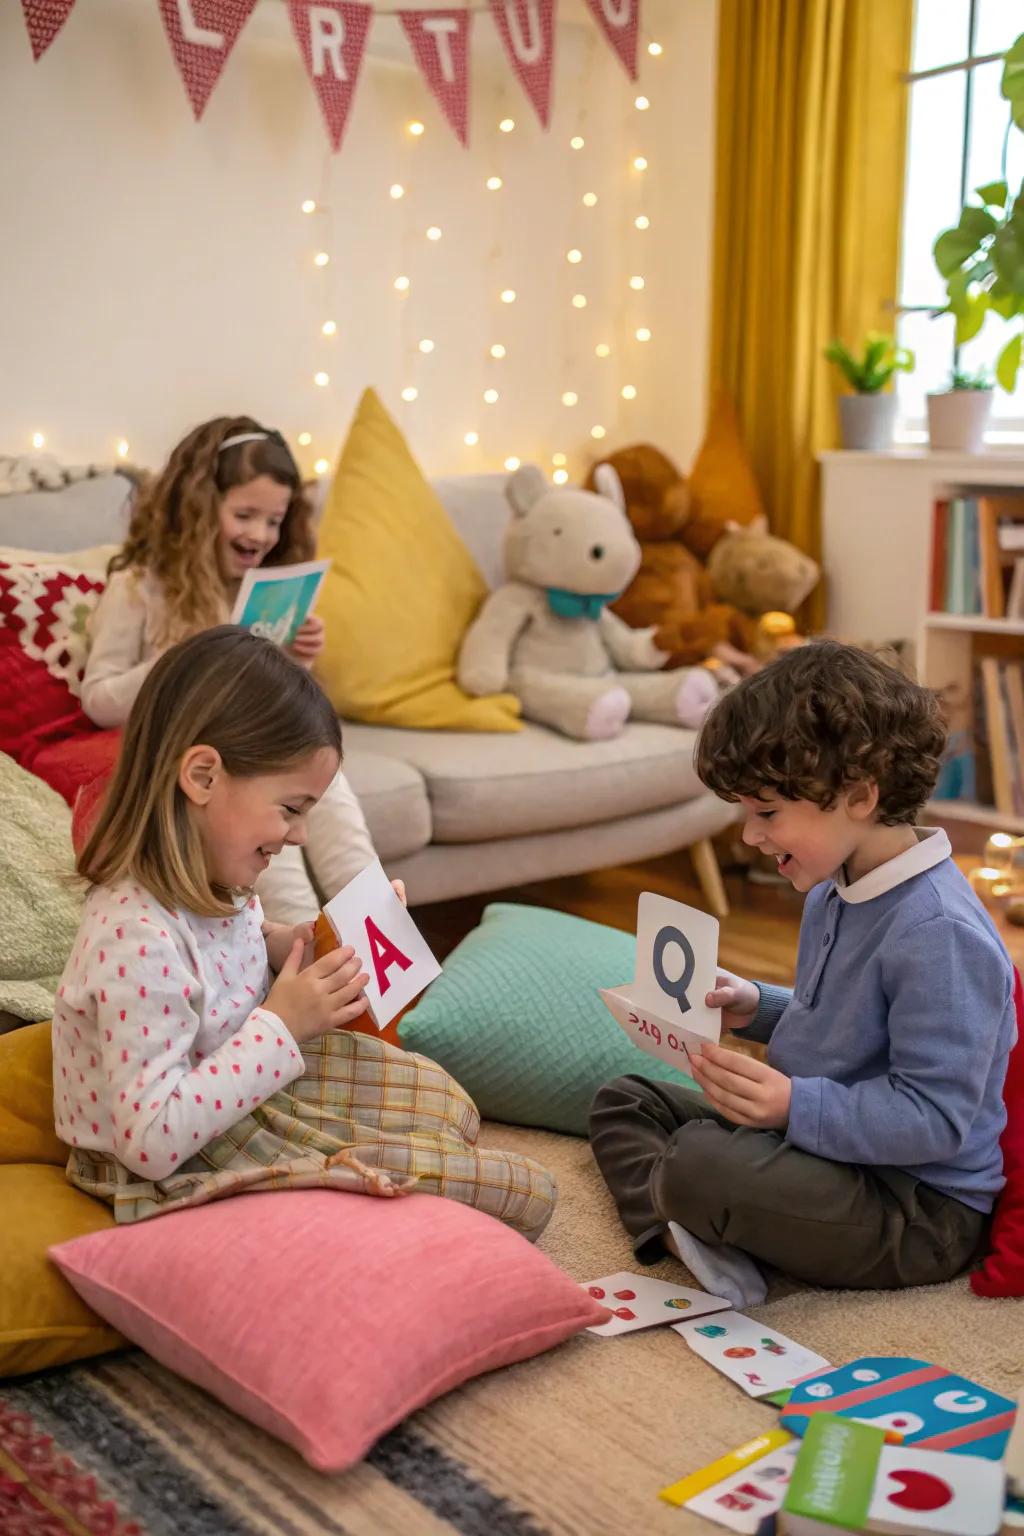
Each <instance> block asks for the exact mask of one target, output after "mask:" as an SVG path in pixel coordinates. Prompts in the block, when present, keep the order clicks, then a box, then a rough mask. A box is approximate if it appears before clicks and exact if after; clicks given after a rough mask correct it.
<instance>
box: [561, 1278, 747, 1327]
mask: <svg viewBox="0 0 1024 1536" xmlns="http://www.w3.org/2000/svg"><path fill="white" fill-rule="evenodd" d="M580 1289H581V1290H584V1291H586V1292H587V1293H588V1295H590V1296H593V1298H594V1300H595V1301H599V1302H600V1303H601V1305H602V1306H604V1307H608V1308H609V1310H610V1311H611V1313H612V1316H611V1318H610V1319H609V1321H608V1322H607V1323H597V1324H595V1325H594V1326H593V1327H591V1328H588V1329H587V1332H588V1333H599V1334H600V1335H601V1337H602V1338H605V1339H610V1338H613V1337H614V1336H615V1334H618V1333H635V1332H636V1330H637V1329H638V1328H654V1327H656V1326H657V1325H658V1324H660V1323H677V1322H678V1321H679V1319H680V1318H681V1317H690V1318H695V1317H707V1316H708V1315H709V1314H711V1313H713V1312H726V1311H728V1309H729V1303H728V1302H727V1301H726V1300H725V1299H724V1298H723V1297H721V1296H709V1295H708V1293H707V1291H696V1290H693V1289H692V1288H691V1287H690V1286H688V1285H670V1284H669V1283H668V1282H667V1281H665V1280H655V1279H654V1278H653V1276H651V1275H633V1274H630V1272H629V1270H627V1269H622V1270H619V1271H618V1272H617V1273H616V1274H614V1275H602V1276H601V1278H600V1279H599V1280H584V1281H583V1282H582V1283H581V1286H580Z"/></svg>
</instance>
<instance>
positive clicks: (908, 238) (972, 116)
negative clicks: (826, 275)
mask: <svg viewBox="0 0 1024 1536" xmlns="http://www.w3.org/2000/svg"><path fill="white" fill-rule="evenodd" d="M1022 32H1024V4H1022V0H917V4H916V8H915V17H914V45H913V54H912V62H911V72H910V75H909V77H908V87H909V90H910V111H909V133H908V140H907V179H906V192H905V198H904V209H903V253H902V261H901V264H900V265H901V271H900V290H899V291H900V302H899V304H898V306H897V309H898V318H897V325H896V330H897V336H898V338H899V341H900V343H901V345H903V346H905V347H910V348H911V349H912V351H913V352H914V353H915V355H916V358H917V366H916V368H915V370H914V372H913V373H910V374H898V375H897V393H898V397H899V401H900V418H901V421H902V424H903V426H904V428H905V430H906V435H907V436H911V437H913V436H918V435H920V434H921V433H923V429H924V421H925V414H926V412H925V395H927V394H928V393H929V392H930V391H932V390H936V389H942V388H943V386H944V385H945V384H946V383H948V381H949V375H950V372H951V370H952V368H953V364H954V361H955V362H956V364H957V366H958V367H960V368H962V369H965V370H967V371H969V372H976V371H977V370H979V369H981V368H987V369H988V370H989V371H991V370H992V369H993V368H994V366H995V360H996V358H997V357H998V355H999V352H1000V351H1001V349H1002V347H1003V346H1005V344H1006V342H1007V341H1008V340H1009V338H1010V335H1011V332H1010V330H1009V328H1008V327H1007V326H1006V324H1005V323H1004V322H1003V321H1001V320H1000V319H999V318H998V317H997V316H996V315H991V314H990V315H988V316H986V319H985V324H984V325H983V326H982V328H981V330H980V332H979V333H978V335H977V336H975V337H974V338H973V339H972V340H971V341H969V342H967V343H966V345H965V346H963V347H960V348H959V349H957V348H956V347H955V346H954V337H953V317H952V316H951V315H942V316H940V317H939V318H937V319H934V320H933V319H932V318H931V312H932V311H933V310H935V309H939V308H941V307H942V305H943V304H944V303H945V302H946V289H945V284H944V283H943V281H942V278H941V277H940V276H939V274H938V271H937V270H936V267H935V263H934V261H933V260H932V246H933V244H934V243H935V238H936V236H937V235H938V234H939V233H940V232H941V231H942V230H943V229H948V228H949V227H950V226H951V225H953V224H955V223H956V222H957V220H958V219H959V217H960V209H961V207H962V206H963V203H964V202H965V201H966V200H967V199H968V198H970V197H971V194H972V193H973V191H974V188H975V187H980V186H983V185H984V184H985V182H988V181H999V180H1000V179H1001V178H1002V176H1003V174H1004V169H1003V155H1004V152H1005V154H1006V157H1007V159H1006V166H1005V175H1006V179H1007V180H1008V181H1009V183H1010V186H1011V188H1013V187H1019V186H1020V184H1021V181H1022V179H1024V133H1021V132H1020V131H1019V130H1018V129H1012V130H1011V132H1010V134H1009V137H1007V125H1008V124H1009V121H1010V109H1009V105H1008V103H1007V102H1005V101H1004V100H1003V99H1002V97H1001V96H1000V94H999V83H1000V81H1001V79H1002V72H1003V63H1002V58H1001V55H1002V54H1003V53H1004V52H1005V51H1006V49H1007V48H1009V46H1010V44H1011V43H1012V42H1014V40H1015V39H1016V38H1017V37H1019V36H1020V34H1021V33H1022ZM992 425H993V429H994V430H993V431H992V433H990V435H991V436H993V437H995V438H998V437H999V436H1000V435H1006V436H1011V435H1012V436H1013V437H1018V436H1020V435H1022V434H1024V374H1022V382H1021V383H1019V384H1018V387H1017V392H1016V393H1015V394H1013V395H1007V394H1005V393H1004V392H1003V391H1002V390H1000V389H997V390H996V394H995V400H994V403H993V410H992Z"/></svg>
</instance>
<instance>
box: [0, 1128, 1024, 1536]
mask: <svg viewBox="0 0 1024 1536" xmlns="http://www.w3.org/2000/svg"><path fill="white" fill-rule="evenodd" d="M486 1139H487V1140H488V1142H489V1143H490V1144H491V1145H499V1144H501V1145H504V1146H507V1147H510V1148H515V1149H517V1150H521V1151H523V1152H527V1153H529V1154H530V1155H532V1156H534V1157H538V1158H540V1159H541V1161H543V1162H545V1163H547V1165H548V1166H549V1167H550V1168H551V1169H552V1170H553V1171H554V1172H555V1173H556V1174H557V1176H558V1178H559V1182H560V1186H561V1190H560V1199H559V1205H558V1208H557V1210H556V1213H555V1217H554V1219H553V1221H552V1224H551V1226H550V1228H549V1229H548V1232H547V1233H546V1234H545V1236H544V1239H543V1244H542V1246H543V1247H544V1248H545V1249H546V1250H547V1251H548V1252H549V1253H550V1254H551V1256H552V1257H553V1258H554V1259H555V1260H556V1261H557V1262H558V1263H559V1264H561V1265H562V1266H563V1267H564V1268H565V1269H566V1270H568V1271H569V1272H570V1273H571V1274H573V1275H575V1276H576V1277H577V1279H580V1280H586V1279H591V1278H594V1277H595V1276H597V1275H601V1274H606V1273H608V1272H610V1271H612V1270H615V1269H628V1268H631V1267H633V1266H632V1265H631V1262H630V1252H629V1247H628V1244H627V1243H626V1241H625V1238H624V1236H623V1235H622V1233H621V1232H620V1230H619V1227H618V1225H617V1222H616V1220H615V1216H614V1211H613V1208H612V1206H611V1202H610V1200H609V1198H608V1196H607V1194H606V1192H605V1190H604V1186H603V1185H602V1183H601V1181H600V1179H599V1178H598V1175H597V1173H596V1170H595V1168H594V1165H593V1162H592V1159H591V1157H590V1152H589V1149H588V1147H587V1145H586V1143H585V1142H582V1141H576V1140H573V1139H572V1138H569V1137H560V1136H551V1135H547V1134H546V1133H543V1132H538V1131H525V1130H521V1129H518V1128H514V1129H513V1128H509V1127H507V1126H489V1127H487V1128H486ZM281 1198H282V1199H287V1198H288V1196H287V1195H282V1196H281ZM651 1273H652V1274H655V1275H657V1274H661V1275H663V1277H664V1278H675V1279H678V1278H679V1276H680V1271H679V1268H678V1266H673V1265H671V1264H670V1263H669V1262H668V1261H666V1263H665V1264H664V1265H663V1266H660V1267H658V1268H655V1269H654V1270H652V1271H651ZM754 1315H755V1316H757V1317H758V1318H761V1319H764V1320H766V1321H768V1320H769V1319H770V1322H771V1324H772V1326H773V1327H775V1328H778V1329H780V1330H781V1331H782V1332H784V1333H788V1334H790V1335H791V1336H792V1337H793V1338H795V1339H797V1340H799V1341H800V1342H801V1343H803V1344H807V1345H809V1346H810V1347H811V1348H812V1349H816V1350H817V1351H818V1352H819V1353H821V1354H823V1355H824V1356H825V1357H826V1358H828V1359H830V1360H832V1361H834V1362H835V1363H836V1364H839V1363H842V1362H843V1361H846V1360H851V1359H853V1358H855V1357H856V1356H858V1355H864V1354H880V1355H885V1354H904V1355H917V1356H919V1357H921V1358H923V1359H925V1360H930V1361H934V1362H935V1363H937V1364H941V1365H945V1366H948V1367H950V1368H951V1369H956V1370H958V1371H961V1372H963V1373H964V1374H966V1375H968V1376H970V1377H973V1378H974V1379H975V1380H977V1381H979V1382H981V1383H982V1384H984V1385H985V1386H988V1387H991V1388H994V1389H995V1390H997V1391H1000V1392H1004V1393H1006V1394H1007V1395H1008V1396H1010V1397H1018V1396H1019V1395H1020V1394H1021V1391H1022V1376H1024V1302H1018V1301H981V1300H979V1299H977V1298H976V1297H974V1296H973V1295H972V1294H971V1292H970V1290H969V1289H968V1287H967V1284H966V1282H965V1281H957V1282H955V1283H953V1284H951V1285H944V1286H936V1287H933V1288H930V1289H926V1290H919V1291H915V1292H908V1293H894V1292H884V1293H874V1294H872V1293H866V1292H841V1293H828V1292H824V1291H814V1290H808V1289H806V1288H797V1287H794V1286H792V1285H790V1284H787V1283H785V1282H782V1281H779V1282H778V1283H776V1284H775V1286H774V1287H773V1289H772V1291H771V1293H770V1295H769V1299H768V1301H767V1303H766V1304H765V1305H764V1306H763V1307H760V1308H757V1309H756V1310H755V1312H754ZM310 1326H311V1327H315V1326H317V1321H316V1319H312V1318H311V1319H310ZM775 1422H776V1420H775V1414H774V1412H773V1410H772V1409H771V1408H769V1407H767V1406H765V1405H763V1404H758V1403H755V1402H752V1401H751V1400H749V1399H748V1398H746V1397H744V1395H743V1394H742V1393H741V1392H740V1391H739V1390H738V1389H737V1388H736V1387H734V1386H732V1385H731V1384H730V1383H729V1382H728V1381H726V1380H725V1379H724V1378H723V1377H721V1376H720V1375H719V1374H718V1373H717V1372H715V1371H713V1370H711V1369H710V1368H709V1367H708V1366H706V1365H704V1364H702V1363H701V1362H700V1361H699V1360H698V1359H697V1358H696V1356H694V1355H692V1354H691V1353H690V1351H689V1350H688V1349H687V1348H686V1345H685V1344H684V1343H683V1341H682V1340H681V1339H680V1338H679V1337H678V1336H677V1335H675V1334H674V1333H672V1331H671V1329H655V1330H654V1331H653V1332H648V1333H640V1334H633V1335H626V1336H625V1337H622V1338H619V1339H597V1338H594V1337H592V1336H591V1335H589V1334H584V1335H583V1336H582V1337H579V1338H576V1339H573V1340H571V1341H570V1342H569V1343H568V1344H565V1345H562V1346H561V1348H559V1349H556V1350H553V1351H551V1352H550V1353H549V1354H547V1355H542V1356H541V1357H540V1358H539V1359H536V1360H532V1361H528V1362H526V1363H525V1364H522V1365H517V1366H512V1367H510V1368H508V1369H507V1370H503V1371H498V1372H496V1373H494V1374H492V1375H490V1376H486V1377H483V1378H481V1379H479V1380H477V1381H474V1382H470V1383H469V1384H468V1385H467V1386H465V1387H463V1388H461V1389H460V1390H459V1391H457V1392H453V1393H451V1394H449V1396H448V1397H446V1398H443V1399H442V1400H441V1401H440V1402H438V1403H435V1404H433V1405H432V1406H431V1407H429V1408H427V1409H425V1410H423V1412H421V1413H418V1414H416V1415H415V1416H414V1417H413V1418H412V1419H410V1420H409V1421H408V1422H407V1423H406V1424H404V1425H402V1426H401V1427H400V1428H398V1429H396V1430H394V1431H393V1432H392V1433H391V1434H389V1435H388V1436H387V1437H386V1438H385V1439H384V1440H382V1441H381V1442H380V1444H379V1445H378V1446H377V1447H376V1449H375V1450H374V1451H373V1453H372V1454H371V1455H370V1457H369V1458H368V1460H367V1461H366V1462H364V1463H363V1464H362V1465H361V1466H359V1467H357V1468H355V1469H353V1470H352V1471H350V1472H347V1473H345V1474H343V1475H340V1476H337V1477H325V1476H323V1475H321V1474H319V1473H316V1472H312V1471H310V1470H309V1469H308V1468H307V1467H306V1466H305V1465H304V1464H303V1463H302V1462H301V1461H300V1460H299V1458H298V1456H297V1455H295V1454H294V1453H293V1452H292V1451H290V1450H288V1449H286V1448H285V1447H283V1446H281V1445H278V1444H277V1443H276V1442H275V1441H273V1440H271V1439H269V1438H268V1437H267V1436H265V1435H263V1434H262V1433H260V1432H259V1431H257V1430H254V1429H251V1428H250V1427H249V1426H248V1425H247V1424H245V1423H244V1422H243V1421H241V1420H240V1419H236V1418H235V1417H234V1416H233V1415H232V1414H230V1413H227V1412H226V1411H225V1410H224V1409H222V1408H220V1407H219V1406H218V1405H217V1404H216V1403H215V1402H213V1401H212V1400H211V1399H210V1398H208V1397H206V1396H204V1395H203V1394H202V1393H200V1392H198V1391H196V1390H195V1389H193V1388H191V1387H189V1386H187V1385H186V1384H185V1383H183V1382H181V1381H179V1380H177V1379H176V1378H175V1377H174V1376H173V1375H171V1374H170V1373H169V1372H167V1371H165V1370H163V1369H162V1368H161V1367H159V1366H156V1365H154V1364H153V1363H152V1362H150V1361H149V1360H147V1359H146V1358H145V1357H144V1356H143V1355H141V1354H138V1353H131V1354H121V1355H111V1356H108V1357H106V1358H105V1359H102V1360H99V1361H96V1362H95V1363H94V1364H92V1365H85V1366H75V1367H71V1368H70V1369H69V1370H67V1371H57V1372H51V1373H49V1374H47V1375H44V1376H39V1377H35V1378H31V1379H26V1380H23V1381H20V1382H12V1383H8V1384H7V1385H6V1386H3V1387H0V1531H2V1532H3V1536H67V1533H71V1536H136V1533H138V1536H453V1533H456V1532H457V1533H459V1536H539V1533H543V1536H634V1533H636V1536H641V1533H642V1536H691V1533H693V1536H696V1533H697V1532H704V1533H705V1536H709V1533H710V1532H711V1531H713V1530H714V1529H715V1527H713V1526H709V1525H707V1524H706V1523H705V1522H704V1521H702V1520H699V1519H698V1518H696V1517H695V1516H691V1515H689V1514H687V1513H686V1512H683V1511H679V1510H675V1509H672V1508H671V1507H670V1506H668V1505H667V1504H664V1503H662V1502H661V1501H660V1500H659V1499H658V1496H657V1495H658V1490H659V1489H660V1488H662V1487H664V1486H665V1485H666V1484H667V1483H669V1482H672V1481H674V1480H675V1479H677V1478H679V1477H682V1476H683V1475H684V1474H685V1473H687V1472H690V1471H693V1470H694V1469H695V1468H697V1467H699V1466H702V1465H704V1464H705V1463H707V1462H709V1461H712V1460H714V1459H715V1458H716V1457H718V1456H721V1455H723V1454H724V1453H725V1452H726V1451H728V1450H730V1449H732V1448H733V1447H734V1446H736V1445H738V1444H740V1443H741V1442H742V1441H744V1440H746V1439H748V1438H750V1437H751V1436H752V1435H755V1434H758V1433H760V1432H762V1431H763V1430H765V1429H768V1428H770V1427H771V1426H772V1425H773V1424H774V1423H775Z"/></svg>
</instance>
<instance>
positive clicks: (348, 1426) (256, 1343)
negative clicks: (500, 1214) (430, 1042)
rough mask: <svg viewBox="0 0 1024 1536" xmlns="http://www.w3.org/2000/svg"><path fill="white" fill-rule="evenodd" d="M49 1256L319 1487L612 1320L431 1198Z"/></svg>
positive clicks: (208, 1210) (108, 1234) (190, 1217)
mask: <svg viewBox="0 0 1024 1536" xmlns="http://www.w3.org/2000/svg"><path fill="white" fill-rule="evenodd" d="M50 1257H51V1258H52V1259H53V1260H54V1262H55V1263H56V1264H57V1265H58V1266H59V1268H60V1270H61V1272H62V1273H63V1275H64V1276H65V1278H66V1279H67V1280H68V1281H69V1282H70V1284H71V1285H72V1286H73V1287H74V1288H75V1290H76V1291H77V1292H78V1293H79V1295H80V1296H81V1297H82V1298H83V1299H84V1300H85V1301H86V1302H88V1304H89V1306H91V1307H92V1308H93V1310H94V1311H96V1312H98V1313H99V1315H100V1316H101V1317H102V1318H104V1319H105V1320H106V1321H107V1322H110V1323H112V1324H113V1325H114V1327H116V1328H118V1329H119V1330H120V1331H121V1332H122V1333H123V1334H125V1335H126V1336H127V1337H128V1338H129V1339H131V1340H132V1341H133V1343H135V1344H138V1345H140V1346H141V1347H142V1348H143V1349H144V1350H146V1351H147V1353H149V1354H151V1355H153V1356H154V1357H155V1358H156V1359H157V1360H159V1361H161V1362H162V1363H163V1364H164V1365H166V1366H168V1367H170V1369H171V1370H173V1371H177V1372H178V1373H179V1375H182V1376H185V1377H187V1378H188V1379H189V1380H190V1381H194V1382H196V1383H197V1384H198V1385H199V1386H201V1387H204V1388H205V1389H206V1390H207V1391H208V1392H210V1393H212V1394H213V1396H214V1397H217V1398H219V1399H220V1401H221V1402H222V1403H226V1404H227V1406H228V1407H229V1408H233V1409H234V1410H235V1412H236V1413H239V1414H241V1415H242V1416H243V1418H247V1419H251V1420H252V1422H253V1423H254V1424H258V1425H259V1426H260V1427H261V1428H262V1429H265V1430H267V1431H268V1432H269V1433H270V1434H272V1435H276V1436H277V1437H278V1438H279V1439H281V1440H285V1441H287V1442H288V1444H289V1445H293V1446H294V1447H295V1448H296V1450H298V1451H299V1452H300V1453H301V1454H302V1455H303V1456H304V1457H305V1459H306V1460H307V1461H308V1462H309V1463H310V1464H311V1465H312V1466H314V1467H317V1468H319V1469H320V1470H321V1471H323V1472H338V1471H341V1470H342V1469H343V1468H344V1467H348V1466H351V1465H352V1463H353V1462H356V1461H358V1460H359V1459H360V1458H361V1457H362V1456H365V1454H366V1452H367V1451H368V1450H369V1449H370V1447H371V1446H372V1445H373V1443H374V1441H375V1440H377V1439H378V1438H379V1437H380V1436H381V1435H382V1434H384V1432H385V1431H386V1430H388V1429H390V1428H392V1426H393V1425H395V1424H397V1423H399V1422H400V1420H402V1419H404V1418H405V1417H406V1415H407V1414H410V1413H412V1412H413V1411H414V1409H416V1408H420V1407H422V1406H423V1405H424V1404H425V1403H429V1402H431V1401H432V1400H433V1399H434V1398H436V1397H440V1396H441V1394H442V1393H444V1392H448V1391H450V1389H451V1388H452V1387H456V1386H458V1385H459V1383H460V1382H463V1381H467V1380H468V1379H469V1378H470V1377H471V1376H478V1375H480V1374H481V1373H482V1372H484V1371H491V1370H494V1369H495V1367H496V1366H500V1365H510V1364H511V1363H512V1362H513V1361H516V1360H525V1359H528V1358H529V1357H530V1356H531V1355H538V1354H540V1353H541V1352H542V1351H543V1350H545V1349H549V1348H550V1347H551V1346H552V1345H553V1344H560V1343H561V1342H562V1340H563V1339H567V1338H569V1336H570V1335H571V1334H574V1333H578V1332H579V1331H580V1329H582V1328H586V1327H589V1326H590V1325H591V1324H592V1323H600V1322H604V1321H607V1318H608V1316H609V1314H608V1312H607V1310H606V1309H605V1308H604V1307H601V1306H599V1305H598V1304H597V1303H596V1302H595V1301H594V1300H593V1299H592V1298H591V1297H590V1296H588V1295H587V1293H586V1292H585V1291H583V1290H581V1289H580V1287H579V1286H578V1285H577V1284H576V1282H575V1281H574V1280H571V1279H570V1278H569V1276H568V1275H566V1274H563V1272H562V1271H561V1270H560V1269H558V1268H556V1266H555V1265H554V1264H553V1263H552V1262H551V1260H550V1259H549V1258H547V1257H546V1256H545V1255H544V1254H543V1253H540V1252H538V1250H537V1249H536V1248H534V1247H532V1246H531V1244H530V1243H528V1242H527V1240H526V1238H524V1237H521V1236H520V1235H519V1234H518V1233H517V1232H513V1231H512V1230H511V1229H510V1228H508V1227H505V1226H502V1225H501V1223H500V1222H498V1221H496V1220H495V1219H494V1218H493V1217H492V1216H485V1215H483V1214H482V1213H481V1212H480V1211H475V1210H471V1209H470V1208H469V1207H468V1206H465V1205H459V1204H457V1203H456V1202H455V1201H454V1200H442V1199H440V1198H438V1197H437V1196H434V1195H409V1196H406V1197H405V1198H404V1199H398V1200H378V1199H374V1198H372V1197H370V1196H367V1195H353V1194H342V1193H340V1192H336V1191H334V1190H314V1189H311V1190H288V1191H280V1192H276V1193H272V1194H254V1195H240V1196H237V1197H236V1198H234V1199H230V1200H220V1201H217V1202H215V1203H214V1204H212V1205H205V1206H200V1207H198V1208H196V1209H193V1210H187V1211H178V1212H175V1213H174V1214H172V1215H167V1216H159V1217H156V1218H154V1219H150V1220H149V1221H144V1222H140V1223H139V1224H138V1225H136V1226H126V1227H112V1228H110V1229H108V1230H106V1231H103V1232H94V1233H90V1234H89V1235H88V1236H86V1237H79V1238H74V1239H73V1240H72V1241H71V1242H69V1243H60V1244H58V1246H57V1247H55V1248H51V1249H50Z"/></svg>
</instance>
